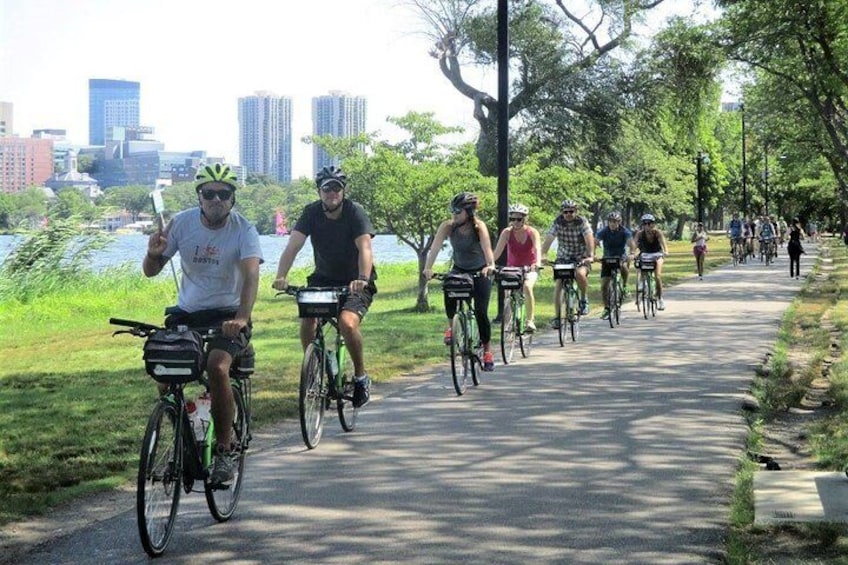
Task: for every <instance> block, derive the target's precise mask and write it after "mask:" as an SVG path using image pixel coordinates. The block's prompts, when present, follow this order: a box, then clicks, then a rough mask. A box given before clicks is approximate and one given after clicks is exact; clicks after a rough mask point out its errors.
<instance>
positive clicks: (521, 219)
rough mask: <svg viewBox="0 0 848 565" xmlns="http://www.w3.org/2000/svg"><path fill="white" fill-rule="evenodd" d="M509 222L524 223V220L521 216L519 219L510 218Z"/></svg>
mask: <svg viewBox="0 0 848 565" xmlns="http://www.w3.org/2000/svg"><path fill="white" fill-rule="evenodd" d="M509 221H510V222H523V221H524V218H522V217H520V216H519V217H515V218H510V219H509Z"/></svg>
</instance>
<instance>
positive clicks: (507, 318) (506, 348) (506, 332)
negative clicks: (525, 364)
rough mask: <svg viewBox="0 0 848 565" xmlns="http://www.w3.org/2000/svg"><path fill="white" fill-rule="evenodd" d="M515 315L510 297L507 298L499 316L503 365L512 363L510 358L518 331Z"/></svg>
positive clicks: (513, 351)
mask: <svg viewBox="0 0 848 565" xmlns="http://www.w3.org/2000/svg"><path fill="white" fill-rule="evenodd" d="M517 314H518V312H516V311H515V309H514V308H513V299H512V297H511V296H507V297H506V300H504V305H503V313H502V314H501V319H502V321H501V356H502V357H503V362H504V365H509V364H510V363H512V356H513V354H514V353H515V338H516V334H517V333H518V332H519V329H520V328H519V323H518V321H517V320H516V318H517Z"/></svg>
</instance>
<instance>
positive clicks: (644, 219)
mask: <svg viewBox="0 0 848 565" xmlns="http://www.w3.org/2000/svg"><path fill="white" fill-rule="evenodd" d="M656 221H657V219H656V218H654V215H653V214H645V215H644V216H642V219H641V221H640V223H642V224H647V223H653V222H656Z"/></svg>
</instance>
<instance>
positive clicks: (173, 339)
mask: <svg viewBox="0 0 848 565" xmlns="http://www.w3.org/2000/svg"><path fill="white" fill-rule="evenodd" d="M202 365H203V338H201V337H200V334H199V333H197V332H195V331H192V330H186V331H177V330H172V329H166V330H159V331H157V332H156V333H154V334H151V335H150V336H149V337H148V338H147V341H146V342H145V343H144V368H145V369H146V370H147V374H148V375H150V376H151V377H153V378H154V380H156V381H158V382H160V383H168V384H180V383H188V382H191V381H196V380H197V379H199V378H200V374H201V372H202Z"/></svg>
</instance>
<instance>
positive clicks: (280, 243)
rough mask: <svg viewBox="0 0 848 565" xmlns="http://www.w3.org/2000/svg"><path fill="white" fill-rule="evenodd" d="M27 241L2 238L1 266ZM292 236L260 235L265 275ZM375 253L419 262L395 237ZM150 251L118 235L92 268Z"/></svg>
mask: <svg viewBox="0 0 848 565" xmlns="http://www.w3.org/2000/svg"><path fill="white" fill-rule="evenodd" d="M23 240H24V238H22V237H20V236H16V235H0V263H1V262H2V261H3V260H4V259H5V258H6V256H7V255H8V254H9V253H10V252H11V251H12V250H13V249H14V248H15V246H17V245H18V244H19V243H20V242H22V241H23ZM288 240H289V238H288V236H282V237H277V236H271V235H260V236H259V242H260V245H261V246H262V255H263V256H264V258H265V263H263V264H262V269H261V270H262V272H263V273H273V272H276V270H277V261H279V259H280V254H281V253H282V252H283V249H284V248H285V246H286V243H287V242H288ZM372 247H373V250H374V263H375V264H376V265H377V268H378V269H379V266H380V264H388V263H408V262H413V261H416V260H417V257H416V255H415V251H413V250H412V248H411V247H409V246H408V245H405V244H403V243H399V242H398V239H397V237H395V236H393V235H378V236H375V237H374V240H373V242H372ZM146 252H147V236H146V235H118V236H115V237H114V239H113V241H112V242H111V243H109V245H108V246H107V247H106V248H105V249H103V250H102V251H99V252H98V253H97V254H96V255H95V256H93V257H92V268H93V269H94V270H97V271H100V270H102V269H104V268H107V267H115V266H118V265H121V264H124V263H129V264H131V265H133V266H135V267H136V268H138V269H139V271H140V270H141V259H142V258H143V257H144V254H145V253H146ZM448 256H449V251H447V250H443V251H442V253H441V254H440V255H439V260H440V261H441V260H446V259H447V258H448ZM311 264H312V245H310V242H309V240H308V239H307V240H306V245H304V246H303V249H301V250H300V253H299V254H298V256H297V259H296V260H295V266H296V267H303V266H308V265H311Z"/></svg>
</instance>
